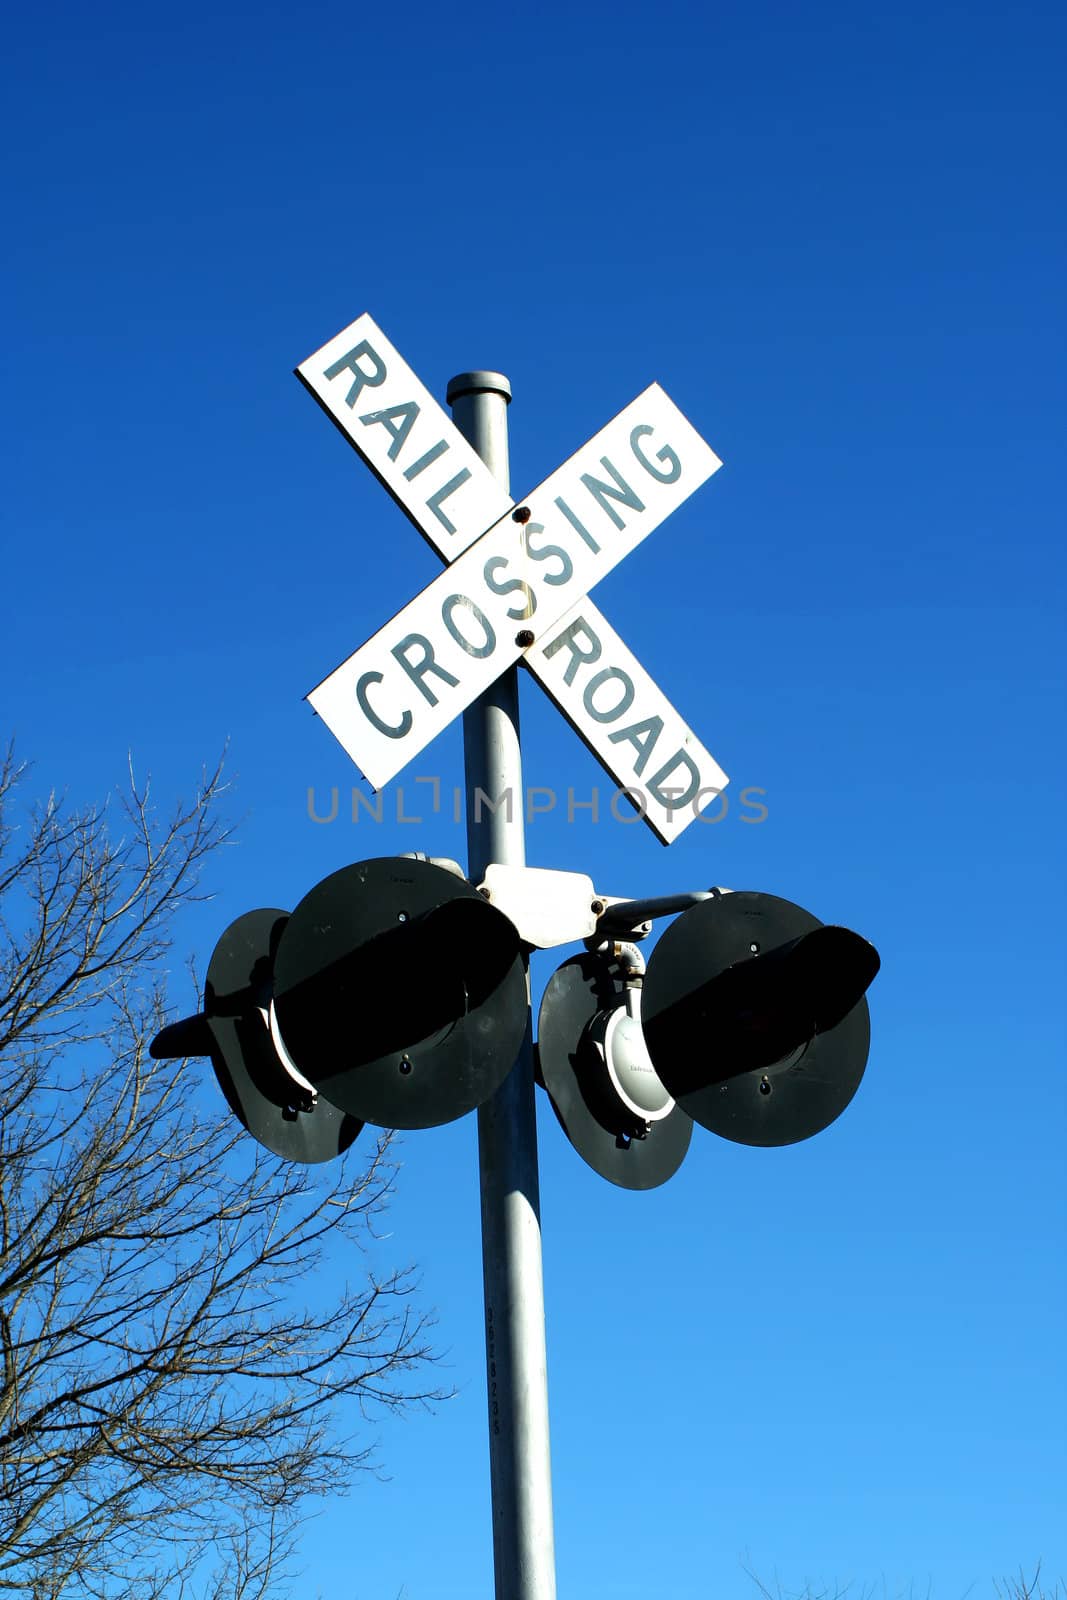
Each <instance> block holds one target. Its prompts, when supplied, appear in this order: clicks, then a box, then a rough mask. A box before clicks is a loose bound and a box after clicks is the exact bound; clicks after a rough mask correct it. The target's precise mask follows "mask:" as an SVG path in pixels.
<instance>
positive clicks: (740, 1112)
mask: <svg viewBox="0 0 1067 1600" xmlns="http://www.w3.org/2000/svg"><path fill="white" fill-rule="evenodd" d="M822 927H823V924H822V923H821V922H820V921H819V920H818V918H817V917H813V916H812V914H811V913H810V912H809V911H805V910H804V909H803V908H802V907H801V906H797V905H794V904H793V903H792V902H791V901H789V900H781V899H779V898H778V897H777V896H776V895H769V894H758V893H752V892H748V891H737V892H734V893H732V894H725V895H722V896H720V897H717V898H715V899H712V900H705V901H703V902H702V903H701V904H700V905H697V906H694V907H693V908H692V909H691V910H689V911H686V912H684V913H683V915H682V916H680V917H679V918H678V919H677V920H676V921H675V922H673V923H672V924H671V925H670V927H669V928H667V930H666V931H665V933H664V934H663V936H662V938H661V939H660V940H659V942H658V944H657V945H656V947H655V949H654V950H653V952H652V955H651V957H650V958H649V963H648V973H647V975H646V977H645V984H644V995H643V999H642V1025H643V1027H644V1030H645V1042H646V1044H647V1045H648V1049H649V1054H650V1055H651V1057H652V1060H653V1063H654V1065H655V1068H656V1071H657V1072H658V1073H659V1076H660V1077H661V1078H662V1080H663V1082H664V1083H665V1084H666V1086H667V1088H668V1089H669V1090H670V1092H671V1094H673V1095H674V1097H675V1099H676V1100H677V1101H678V1103H679V1104H680V1105H682V1106H683V1107H684V1108H685V1110H686V1111H688V1112H689V1114H690V1116H692V1117H693V1118H694V1120H695V1121H697V1122H699V1123H700V1124H701V1125H702V1126H703V1127H705V1128H709V1129H710V1130H711V1132H712V1133H718V1134H721V1135H722V1136H723V1138H726V1139H733V1140H735V1141H736V1142H737V1143H738V1144H750V1145H783V1144H795V1143H797V1142H798V1141H799V1140H801V1139H808V1138H810V1137H811V1136H812V1135H813V1134H816V1133H820V1132H821V1131H822V1129H823V1128H826V1127H828V1126H829V1124H830V1123H831V1122H833V1121H834V1120H835V1118H837V1117H839V1116H840V1115H841V1113H842V1111H844V1109H845V1107H846V1106H847V1105H848V1103H849V1101H850V1100H851V1099H852V1097H853V1095H854V1094H855V1093H856V1090H857V1088H858V1087H859V1084H860V1080H861V1078H862V1077H863V1073H864V1069H865V1067H866V1065H867V1055H868V1052H869V1049H870V1039H871V1026H870V1012H869V1010H868V1006H867V1000H866V997H865V996H864V997H863V998H861V999H860V1000H859V1001H858V1002H857V1004H855V1005H854V1006H852V1008H851V1009H850V1010H849V1011H848V1013H847V1014H846V1015H845V1016H844V1018H843V1019H842V1021H840V1022H839V1023H837V1025H836V1026H834V1027H830V1028H828V1029H827V1030H826V1031H825V1032H821V1033H816V1034H814V1036H813V1037H811V1038H809V1039H807V1040H804V1041H802V1042H801V1043H800V1044H798V1045H797V1046H796V1048H794V1049H791V1050H790V1051H788V1052H787V1054H786V1055H784V1056H783V1057H782V1058H781V1059H780V1060H778V1061H775V1062H773V1063H770V1064H762V1065H759V1066H756V1067H754V1068H752V1069H750V1070H743V1069H742V1070H739V1071H738V1072H737V1073H736V1075H733V1076H731V1075H729V1074H730V1069H731V1062H730V1061H729V1060H728V1059H727V1060H724V1059H722V1055H721V1052H719V1053H717V1052H716V1043H717V1039H716V1035H715V1030H714V1028H710V1027H709V1028H708V1030H707V1032H706V1033H705V1034H704V1035H703V1036H702V1035H701V1034H700V1032H699V1018H698V1017H697V1018H696V1020H695V1019H694V1013H693V1011H692V1010H690V1012H689V1014H688V1015H687V1016H682V1017H680V1011H682V1010H684V1003H685V1002H686V1001H687V999H689V998H690V997H692V996H693V995H694V993H697V992H698V991H700V990H701V987H702V986H703V985H705V984H707V982H708V980H709V979H710V978H712V977H714V976H715V975H716V974H718V973H721V972H725V971H726V970H727V969H728V968H731V967H734V966H735V964H737V963H741V962H746V961H749V960H751V959H752V957H753V956H754V955H758V954H761V953H769V952H772V951H774V950H775V949H778V948H780V947H781V946H783V945H788V944H790V943H791V942H792V941H794V940H797V939H800V938H801V937H802V936H803V935H805V934H809V933H811V932H812V931H813V930H815V929H817V928H822ZM853 937H854V936H853ZM753 946H756V949H755V950H753ZM672 1011H673V1015H672Z"/></svg>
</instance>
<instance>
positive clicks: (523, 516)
mask: <svg viewBox="0 0 1067 1600" xmlns="http://www.w3.org/2000/svg"><path fill="white" fill-rule="evenodd" d="M511 520H512V522H529V520H530V508H529V506H516V507H515V509H514V511H513V512H512V513H511Z"/></svg>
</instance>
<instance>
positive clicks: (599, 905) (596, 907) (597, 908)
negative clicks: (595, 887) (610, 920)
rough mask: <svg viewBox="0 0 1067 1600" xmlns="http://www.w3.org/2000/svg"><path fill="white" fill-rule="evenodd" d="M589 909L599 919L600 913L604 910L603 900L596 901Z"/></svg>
mask: <svg viewBox="0 0 1067 1600" xmlns="http://www.w3.org/2000/svg"><path fill="white" fill-rule="evenodd" d="M589 909H590V911H591V912H592V913H593V915H594V917H599V915H600V913H601V912H602V911H603V909H604V902H603V900H594V901H593V903H592V905H591V906H590V907H589Z"/></svg>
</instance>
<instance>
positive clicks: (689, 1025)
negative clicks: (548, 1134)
mask: <svg viewBox="0 0 1067 1600" xmlns="http://www.w3.org/2000/svg"><path fill="white" fill-rule="evenodd" d="M663 904H664V903H663V902H660V903H658V904H657V902H655V901H648V902H633V903H632V910H633V915H632V921H631V926H632V927H633V928H634V929H637V928H638V927H640V928H641V929H642V930H643V931H647V927H648V923H647V921H645V918H646V917H647V916H651V915H657V914H660V913H661V911H662V908H663ZM671 909H673V907H672V908H671ZM630 911H631V904H630V903H628V904H627V905H624V906H617V907H613V908H612V909H611V911H610V912H609V915H608V918H607V927H608V928H609V929H610V928H611V927H613V926H614V927H615V929H616V930H618V929H619V928H624V927H625V926H626V920H625V919H626V916H627V915H628V914H629V913H630ZM620 917H621V920H620ZM879 964H880V963H879V957H878V953H877V951H876V950H875V949H874V947H873V945H870V944H868V943H867V941H866V940H865V939H861V938H860V936H859V935H858V934H855V933H852V932H851V931H850V930H849V929H847V928H840V927H827V926H825V925H824V924H823V923H821V922H820V921H819V920H818V918H817V917H814V916H812V915H811V913H810V912H808V911H805V910H803V909H802V908H801V907H800V906H797V905H793V904H792V903H791V902H790V901H788V900H781V899H779V898H778V897H777V896H775V895H768V894H756V893H751V892H747V891H741V892H733V893H730V892H714V893H713V894H711V895H710V896H709V897H708V898H706V899H703V900H702V901H701V902H700V903H699V904H696V905H693V906H691V907H690V909H688V910H686V911H684V912H683V913H682V914H681V915H680V916H679V917H678V918H677V920H676V921H674V922H673V923H672V924H671V925H670V926H669V927H668V928H667V930H666V931H665V932H664V934H663V936H662V937H661V938H660V940H659V942H658V944H657V945H656V947H655V949H654V950H653V951H652V953H651V955H650V957H649V959H648V968H647V972H646V971H645V970H644V963H643V961H641V959H640V953H639V951H638V950H637V948H636V946H634V945H630V944H627V943H618V942H613V941H612V939H611V938H610V937H609V938H608V939H607V940H606V941H604V942H603V943H602V944H601V945H600V946H599V947H598V948H597V950H596V951H595V953H591V954H589V955H584V956H578V957H575V958H574V959H573V960H571V961H567V962H564V964H563V966H561V967H560V968H559V969H558V970H557V971H556V972H555V973H554V975H553V976H552V978H551V979H550V981H549V983H548V985H547V987H546V989H545V993H544V998H543V1000H542V1003H541V1013H540V1019H539V1028H538V1060H539V1069H540V1079H541V1083H542V1085H543V1087H544V1088H545V1089H546V1090H547V1092H548V1095H549V1098H550V1100H551V1101H552V1105H553V1109H554V1110H555V1112H556V1115H557V1117H558V1118H559V1120H560V1122H561V1124H562V1126H563V1129H564V1131H565V1133H566V1134H567V1137H568V1138H569V1139H570V1141H571V1143H572V1144H573V1145H574V1146H575V1148H576V1149H577V1151H578V1152H579V1154H580V1155H581V1156H582V1157H583V1158H584V1159H585V1160H586V1161H587V1162H588V1163H589V1165H590V1166H592V1167H593V1168H594V1169H595V1170H596V1171H597V1172H599V1173H600V1174H601V1175H602V1176H603V1177H605V1178H609V1179H610V1180H611V1181H612V1182H613V1183H617V1184H620V1185H622V1186H623V1187H624V1188H629V1189H648V1188H653V1187H654V1186H656V1185H657V1184H660V1183H664V1182H666V1180H667V1179H668V1178H669V1177H671V1176H672V1175H673V1174H674V1172H675V1171H677V1169H678V1167H679V1166H680V1164H681V1162H682V1160H683V1158H684V1156H685V1153H686V1150H687V1148H688V1145H689V1137H690V1132H691V1127H692V1121H696V1122H699V1123H701V1124H702V1125H703V1126H704V1127H705V1128H709V1129H710V1130H711V1131H712V1132H713V1133H719V1134H722V1135H723V1137H724V1138H727V1139H733V1140H735V1141H737V1142H738V1143H741V1144H752V1145H783V1144H793V1143H795V1142H797V1141H798V1140H801V1139H807V1138H810V1136H811V1135H812V1134H815V1133H819V1132H820V1131H821V1130H822V1129H823V1128H825V1127H827V1126H828V1125H829V1123H831V1122H833V1120H834V1119H835V1118H836V1117H838V1116H840V1114H841V1112H842V1111H843V1110H844V1109H845V1107H846V1106H847V1105H848V1103H849V1101H850V1100H851V1099H852V1096H853V1095H854V1094H855V1092H856V1089H857V1087H858V1085H859V1081H860V1079H861V1078H862V1076H863V1071H864V1068H865V1066H866V1064H867V1054H868V1050H869V1047H870V1014H869V1012H868V1009H867V1001H866V998H865V996H866V990H867V988H868V986H869V985H870V983H871V981H872V980H873V978H874V976H875V974H876V973H877V971H878V968H879ZM690 1119H692V1121H691V1120H690Z"/></svg>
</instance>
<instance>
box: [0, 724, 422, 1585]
mask: <svg viewBox="0 0 1067 1600" xmlns="http://www.w3.org/2000/svg"><path fill="white" fill-rule="evenodd" d="M25 776H26V773H25V768H23V767H21V766H19V765H18V764H17V763H16V762H15V760H14V758H13V756H12V754H11V752H10V751H9V753H8V756H7V758H6V760H5V761H4V762H3V763H2V766H0V1113H2V1117H3V1121H2V1124H0V1361H2V1364H3V1376H2V1388H0V1594H3V1593H7V1592H17V1593H19V1594H24V1595H29V1596H32V1597H33V1600H58V1597H60V1596H62V1597H77V1596H90V1595H92V1596H98V1595H99V1596H105V1595H116V1594H122V1595H124V1596H140V1595H144V1596H146V1597H147V1596H159V1595H164V1594H166V1595H169V1596H190V1597H191V1596H192V1595H193V1594H194V1593H196V1594H203V1595H204V1596H208V1597H210V1600H222V1597H223V1596H228V1597H232V1600H238V1597H246V1600H252V1597H254V1596H259V1595H266V1594H268V1593H269V1594H276V1593H277V1592H278V1588H277V1583H278V1575H279V1570H280V1568H282V1567H284V1564H285V1561H286V1559H287V1558H288V1557H289V1556H290V1555H291V1552H292V1549H293V1545H294V1535H293V1520H294V1516H295V1514H296V1512H297V1509H298V1507H301V1506H302V1503H303V1502H304V1501H305V1500H306V1498H307V1497H308V1496H309V1495H315V1494H323V1493H326V1492H328V1491H329V1492H337V1491H339V1490H343V1489H344V1488H345V1486H346V1485H348V1484H349V1483H350V1482H351V1480H352V1477H353V1472H354V1469H355V1468H357V1467H359V1466H363V1465H366V1464H368V1462H369V1460H370V1446H369V1444H368V1442H367V1438H366V1436H365V1433H364V1430H363V1426H362V1425H363V1423H364V1421H365V1419H367V1418H370V1417H373V1416H375V1415H380V1414H381V1411H382V1408H385V1409H387V1410H396V1409H401V1408H404V1407H406V1406H408V1405H410V1404H412V1403H416V1402H420V1401H427V1400H429V1399H432V1398H436V1397H437V1392H436V1391H434V1392H431V1391H429V1390H428V1389H427V1388H426V1387H425V1386H424V1384H423V1382H422V1377H423V1374H424V1372H425V1368H426V1363H427V1361H428V1360H429V1359H430V1351H429V1349H428V1346H427V1340H426V1323H425V1319H424V1318H423V1317H421V1316H419V1315H418V1314H417V1313H416V1312H414V1311H413V1310H412V1309H411V1304H410V1300H409V1298H408V1297H409V1293H410V1289H411V1282H410V1278H409V1276H408V1275H407V1274H406V1273H399V1272H396V1271H392V1272H388V1273H386V1274H385V1275H384V1276H376V1275H375V1274H374V1272H373V1271H372V1269H371V1265H370V1263H369V1256H368V1255H367V1254H365V1255H364V1256H363V1257H362V1258H360V1259H359V1261H358V1267H359V1270H358V1272H356V1271H353V1270H352V1268H353V1249H354V1248H355V1249H362V1250H364V1251H368V1247H369V1245H370V1244H371V1242H372V1239H373V1232H374V1227H373V1224H374V1219H375V1217H376V1215H377V1214H378V1213H379V1212H380V1210H381V1207H382V1205H383V1203H384V1201H385V1197H386V1194H387V1191H388V1188H389V1184H390V1180H391V1176H392V1169H391V1166H390V1164H389V1162H388V1158H387V1155H386V1149H385V1146H386V1142H387V1141H385V1140H384V1139H383V1140H379V1141H378V1142H377V1144H376V1145H375V1144H374V1143H373V1142H371V1141H370V1140H369V1137H368V1133H364V1134H363V1136H362V1138H361V1140H360V1141H359V1142H357V1144H356V1146H355V1147H354V1149H353V1151H352V1152H350V1154H349V1155H348V1157H346V1158H344V1159H342V1160H341V1161H338V1162H335V1163H332V1164H331V1165H330V1166H329V1167H327V1168H314V1169H304V1168H296V1167H291V1166H288V1165H286V1164H284V1163H282V1162H279V1161H278V1160H277V1159H275V1158H274V1157H272V1156H269V1155H268V1154H267V1153H266V1152H264V1151H263V1150H261V1149H260V1148H259V1146H257V1145H256V1144H255V1143H254V1142H253V1141H252V1140H251V1139H250V1138H249V1136H248V1135H247V1134H246V1133H245V1132H244V1131H243V1130H242V1129H241V1128H240V1127H239V1125H238V1124H237V1123H236V1122H235V1121H234V1120H233V1119H232V1118H231V1117H230V1115H229V1112H228V1111H227V1109H226V1107H225V1104H224V1102H223V1100H222V1098H221V1096H217V1095H214V1094H211V1095H208V1094H207V1093H206V1091H205V1090H204V1075H205V1071H207V1072H210V1069H209V1068H206V1064H205V1063H203V1062H193V1063H186V1062H182V1063H176V1062H155V1061H152V1060H151V1059H149V1056H148V1042H149V1040H150V1039H151V1038H152V1036H153V1034H154V1033H155V1031H156V1030H157V1028H158V1027H159V1026H160V1024H161V1022H162V1021H163V993H162V988H161V985H162V978H163V967H164V961H165V958H166V956H167V952H168V949H169V943H170V936H171V927H172V923H173V919H174V916H175V914H176V913H177V912H178V911H179V910H180V909H181V907H182V906H183V905H185V904H187V903H188V902H189V901H191V900H192V899H195V898H197V897H198V896H199V893H200V891H199V887H198V884H199V878H200V872H201V869H202V867H203V864H204V862H205V860H206V859H207V857H208V856H209V855H210V854H211V853H212V852H213V851H215V850H216V849H217V848H218V847H219V846H220V845H221V844H222V843H223V841H224V840H225V838H226V829H225V827H224V826H223V825H222V823H221V822H220V821H219V819H218V814H217V813H218V800H219V795H220V791H221V788H222V783H221V776H220V772H219V771H218V770H216V771H215V772H213V773H211V774H210V775H208V776H206V777H205V779H204V781H203V784H202V786H201V788H200V791H199V793H198V794H197V795H196V797H195V800H194V801H193V803H192V804H191V805H188V806H185V807H183V808H180V809H178V810H177V811H176V812H175V813H174V815H173V816H172V817H171V818H170V820H169V821H165V822H162V821H160V819H159V818H158V817H157V816H156V815H155V813H154V812H153V810H152V809H151V807H150V806H149V797H148V793H147V790H146V789H143V788H138V786H137V784H136V783H135V782H134V780H133V777H132V774H131V780H130V788H129V792H128V793H127V795H126V797H125V800H124V802H123V803H122V805H121V807H115V808H110V807H108V806H105V807H102V808H98V809H93V810H89V811H78V810H74V809H72V808H70V807H69V806H68V805H67V804H66V803H64V802H63V801H62V800H60V799H57V798H56V797H55V796H52V797H50V798H49V799H48V800H47V801H46V802H45V803H43V804H41V805H38V806H37V807H36V808H29V809H28V810H27V811H26V813H25V815H21V814H20V815H19V816H17V815H16V814H15V810H14V804H13V802H14V801H15V795H16V790H17V789H18V786H19V783H20V780H24V779H25ZM212 1088H213V1085H212ZM327 1249H328V1254H329V1262H330V1268H331V1278H330V1280H329V1282H325V1281H324V1278H323V1276H322V1275H321V1274H320V1275H316V1269H317V1268H318V1267H319V1266H320V1265H321V1263H322V1262H323V1259H324V1256H325V1254H326V1252H327ZM350 1279H351V1282H350V1281H349V1280H350ZM338 1402H344V1404H343V1405H338ZM356 1424H358V1426H356ZM339 1429H340V1431H339Z"/></svg>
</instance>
